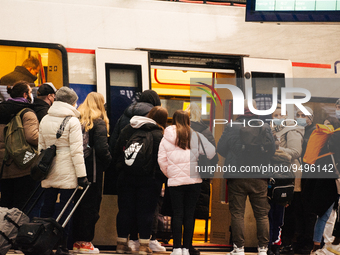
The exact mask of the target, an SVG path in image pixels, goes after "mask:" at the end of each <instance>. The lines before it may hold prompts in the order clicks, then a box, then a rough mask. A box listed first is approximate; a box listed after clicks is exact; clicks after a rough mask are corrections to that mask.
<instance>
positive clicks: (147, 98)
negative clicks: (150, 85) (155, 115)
mask: <svg viewBox="0 0 340 255" xmlns="http://www.w3.org/2000/svg"><path fill="white" fill-rule="evenodd" d="M139 102H145V103H150V104H152V105H153V106H160V105H161V100H160V99H159V96H158V94H157V92H156V91H154V90H151V89H149V90H145V91H143V93H142V94H141V96H140V98H139Z"/></svg>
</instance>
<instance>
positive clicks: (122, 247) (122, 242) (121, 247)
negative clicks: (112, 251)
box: [116, 237, 132, 254]
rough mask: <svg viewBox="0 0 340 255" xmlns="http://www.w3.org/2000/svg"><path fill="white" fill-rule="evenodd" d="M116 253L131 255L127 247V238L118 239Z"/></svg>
mask: <svg viewBox="0 0 340 255" xmlns="http://www.w3.org/2000/svg"><path fill="white" fill-rule="evenodd" d="M116 253H119V254H124V253H132V250H131V248H130V247H129V246H128V242H127V238H122V237H118V239H117V247H116Z"/></svg>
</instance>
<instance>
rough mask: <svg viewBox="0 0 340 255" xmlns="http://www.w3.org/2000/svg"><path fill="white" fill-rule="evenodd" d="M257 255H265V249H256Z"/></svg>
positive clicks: (266, 249)
mask: <svg viewBox="0 0 340 255" xmlns="http://www.w3.org/2000/svg"><path fill="white" fill-rule="evenodd" d="M257 251H258V253H257V254H258V255H267V251H268V248H267V247H257Z"/></svg>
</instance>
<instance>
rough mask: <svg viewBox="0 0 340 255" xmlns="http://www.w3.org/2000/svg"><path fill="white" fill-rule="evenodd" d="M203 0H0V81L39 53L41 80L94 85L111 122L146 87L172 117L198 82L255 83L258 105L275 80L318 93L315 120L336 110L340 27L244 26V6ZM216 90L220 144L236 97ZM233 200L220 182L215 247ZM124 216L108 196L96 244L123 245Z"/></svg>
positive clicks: (249, 241) (82, 89)
mask: <svg viewBox="0 0 340 255" xmlns="http://www.w3.org/2000/svg"><path fill="white" fill-rule="evenodd" d="M187 2H190V1H187ZM203 2H204V1H202V3H198V2H197V3H184V2H180V1H161V0H111V1H108V0H96V1H91V0H67V1H66V0H1V1H0V17H1V19H0V77H2V76H3V75H5V74H7V73H9V72H11V71H13V69H14V67H15V66H17V65H21V63H22V62H23V61H24V59H26V58H27V57H29V56H37V57H38V58H39V59H41V63H42V67H43V68H42V72H41V73H40V75H39V80H38V81H37V82H36V85H37V86H38V85H39V84H41V83H42V82H46V81H48V82H52V83H53V84H54V85H55V86H56V87H57V88H60V87H62V86H69V87H71V88H73V89H74V90H75V91H76V92H77V94H78V95H79V101H78V104H79V103H81V102H82V101H83V100H84V99H85V97H86V95H87V94H88V93H89V92H91V91H97V92H100V93H102V94H103V95H104V97H105V100H106V103H107V105H108V107H107V108H108V114H109V117H110V125H111V128H112V127H114V124H115V122H116V121H117V119H118V118H119V116H120V115H121V114H122V113H123V111H124V109H125V108H126V107H127V106H128V105H129V104H131V103H132V102H133V101H135V100H136V99H138V96H139V94H140V93H141V92H142V91H144V90H146V89H153V90H155V91H157V93H158V94H159V95H160V98H161V101H162V105H163V106H164V107H166V108H167V109H168V111H169V116H170V117H171V116H172V114H173V112H174V111H175V110H177V109H183V108H185V106H187V105H188V104H189V103H190V102H192V101H195V102H196V101H198V102H200V97H202V95H203V94H202V93H204V92H202V91H201V94H194V95H193V94H192V91H191V90H192V87H193V86H192V83H195V84H196V85H197V84H198V83H197V82H201V83H204V84H205V85H207V86H208V87H209V88H210V89H214V86H215V85H216V84H225V83H227V84H231V85H234V86H237V87H238V88H240V89H241V90H242V91H243V92H245V91H246V89H247V88H249V87H251V88H252V89H253V96H254V98H256V99H257V100H260V101H261V100H262V99H263V98H265V97H264V95H266V96H268V95H269V96H271V94H272V92H271V91H272V88H273V87H275V86H276V87H292V88H294V87H298V88H304V89H307V90H309V91H310V92H311V98H310V99H309V100H308V102H307V103H306V105H308V106H310V107H311V108H312V109H313V110H314V119H315V121H316V122H321V121H322V120H323V119H324V118H325V117H326V116H327V115H334V114H335V109H334V103H335V101H336V100H337V99H338V98H339V97H340V86H339V85H338V81H339V77H340V73H339V71H338V69H339V66H340V64H339V63H340V50H339V46H338V44H339V41H340V27H339V26H338V25H337V24H327V23H311V22H305V23H292V22H290V23H278V22H267V23H266V22H246V21H245V11H246V10H245V7H244V6H236V5H234V6H232V5H230V6H225V5H214V4H203ZM0 91H4V88H2V89H1V88H0ZM214 91H215V92H216V93H213V94H212V97H210V101H209V100H208V101H209V102H208V114H207V115H206V116H205V117H204V119H205V121H207V123H209V124H210V127H211V130H212V132H213V134H214V136H215V139H216V141H218V139H219V137H220V136H221V134H222V132H223V129H224V126H223V125H216V126H214V125H211V119H212V118H217V119H231V118H233V116H231V108H232V95H231V93H230V91H228V90H225V89H218V88H217V89H216V90H215V89H214ZM217 95H218V97H219V98H218V99H219V100H218V102H217V104H216V105H215V104H214V102H213V98H215V97H216V99H217ZM249 96H250V95H247V97H249ZM293 96H294V97H295V98H301V97H303V96H304V95H293ZM261 98H262V99H261ZM293 111H294V109H293V108H290V110H289V114H290V115H292V114H293ZM169 121H171V118H170V119H169ZM222 163H223V158H220V164H222ZM228 206H229V205H228V200H227V192H226V183H225V180H223V179H213V180H212V199H211V219H210V221H211V231H210V242H211V243H216V244H230V231H229V225H230V214H229V213H228V210H229V209H228ZM248 207H249V206H248ZM116 213H117V198H116V197H115V196H112V195H104V197H103V202H102V208H101V219H100V221H99V222H98V224H97V231H96V237H95V240H94V243H95V244H96V245H114V244H115V243H116V237H117V236H116V233H115V232H116V231H115V215H116ZM245 218H246V220H247V224H246V233H247V234H246V246H248V247H255V246H256V234H255V223H254V219H253V218H252V215H251V209H249V210H248V211H247V212H246V216H245Z"/></svg>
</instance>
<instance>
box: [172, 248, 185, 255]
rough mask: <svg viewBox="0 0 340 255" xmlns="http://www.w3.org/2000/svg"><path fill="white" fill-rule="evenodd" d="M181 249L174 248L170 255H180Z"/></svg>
mask: <svg viewBox="0 0 340 255" xmlns="http://www.w3.org/2000/svg"><path fill="white" fill-rule="evenodd" d="M182 254H183V253H182V249H181V248H175V249H173V250H172V252H171V254H170V255H182Z"/></svg>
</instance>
